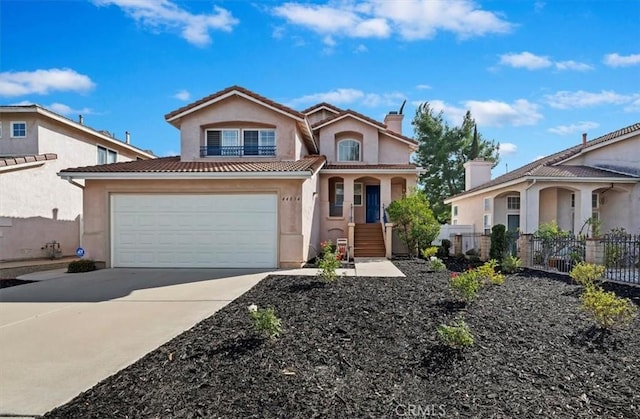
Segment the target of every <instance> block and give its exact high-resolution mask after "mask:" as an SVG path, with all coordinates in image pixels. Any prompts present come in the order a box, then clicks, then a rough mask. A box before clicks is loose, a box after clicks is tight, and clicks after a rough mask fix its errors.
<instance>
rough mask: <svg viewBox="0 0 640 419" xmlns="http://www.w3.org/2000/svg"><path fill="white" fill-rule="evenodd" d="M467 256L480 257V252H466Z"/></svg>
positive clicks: (474, 250)
mask: <svg viewBox="0 0 640 419" xmlns="http://www.w3.org/2000/svg"><path fill="white" fill-rule="evenodd" d="M465 255H467V256H480V252H478V250H477V249H469V250H467V251H466V252H465Z"/></svg>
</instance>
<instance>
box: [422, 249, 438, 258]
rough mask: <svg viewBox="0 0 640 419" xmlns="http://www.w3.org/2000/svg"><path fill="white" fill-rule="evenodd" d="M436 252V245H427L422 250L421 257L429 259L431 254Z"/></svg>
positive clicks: (433, 254)
mask: <svg viewBox="0 0 640 419" xmlns="http://www.w3.org/2000/svg"><path fill="white" fill-rule="evenodd" d="M436 253H438V247H436V246H429V247H427V248H426V249H424V250H423V251H422V257H423V258H425V259H427V260H429V259H431V257H432V256H435V255H436Z"/></svg>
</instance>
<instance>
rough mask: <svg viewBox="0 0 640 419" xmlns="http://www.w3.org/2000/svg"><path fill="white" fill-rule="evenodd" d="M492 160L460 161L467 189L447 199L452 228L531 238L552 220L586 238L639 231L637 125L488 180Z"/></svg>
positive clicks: (639, 147) (639, 134) (639, 146)
mask: <svg viewBox="0 0 640 419" xmlns="http://www.w3.org/2000/svg"><path fill="white" fill-rule="evenodd" d="M491 166H492V163H491V162H486V161H482V160H474V161H470V162H467V163H466V164H465V169H466V172H465V175H466V179H465V183H466V190H465V191H464V192H463V193H461V194H458V195H456V196H453V197H451V198H449V199H447V200H446V201H445V202H446V203H448V204H451V206H452V213H451V219H452V223H453V224H467V225H473V226H475V231H476V232H485V233H488V232H490V230H491V227H492V226H494V225H496V224H504V225H505V226H507V228H508V229H509V230H511V231H516V230H519V231H521V232H523V233H533V232H535V231H536V230H537V229H538V226H539V225H540V224H541V223H547V222H551V221H556V222H557V223H558V226H559V227H560V228H562V229H563V230H568V231H573V232H574V233H583V234H587V233H589V232H590V231H589V225H585V223H586V221H587V220H588V219H593V220H597V221H598V222H599V223H600V224H601V225H600V229H601V231H602V232H607V231H609V230H610V229H612V228H615V227H622V228H625V229H626V230H627V231H628V232H630V233H634V234H638V233H640V123H636V124H634V125H631V126H628V127H626V128H622V129H620V130H617V131H614V132H611V133H609V134H606V135H603V136H601V137H598V138H595V139H593V140H591V141H587V135H586V134H583V138H582V142H581V143H580V144H578V145H576V146H574V147H571V148H568V149H566V150H562V151H560V152H557V153H554V154H552V155H550V156H547V157H544V158H541V159H539V160H536V161H534V162H532V163H529V164H527V165H525V166H522V167H520V168H518V169H516V170H514V171H512V172H509V173H506V174H504V175H502V176H499V177H497V178H495V179H493V180H491Z"/></svg>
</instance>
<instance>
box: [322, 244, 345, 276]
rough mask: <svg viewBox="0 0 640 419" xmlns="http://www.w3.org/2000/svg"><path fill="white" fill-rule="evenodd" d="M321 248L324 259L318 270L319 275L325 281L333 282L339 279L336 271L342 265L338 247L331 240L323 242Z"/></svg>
mask: <svg viewBox="0 0 640 419" xmlns="http://www.w3.org/2000/svg"><path fill="white" fill-rule="evenodd" d="M321 246H322V258H321V259H320V262H319V263H318V268H320V273H319V275H320V277H321V278H322V279H324V280H325V281H327V282H333V281H335V279H336V278H337V277H338V275H337V274H336V269H338V268H339V267H340V264H341V262H340V259H339V258H338V254H337V253H336V247H335V246H334V245H333V243H332V242H331V240H327V241H325V242H322V244H321Z"/></svg>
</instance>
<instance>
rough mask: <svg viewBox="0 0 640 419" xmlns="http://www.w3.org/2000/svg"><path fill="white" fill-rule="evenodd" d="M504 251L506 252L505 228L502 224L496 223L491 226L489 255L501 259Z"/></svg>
mask: <svg viewBox="0 0 640 419" xmlns="http://www.w3.org/2000/svg"><path fill="white" fill-rule="evenodd" d="M505 253H507V228H506V227H505V226H504V224H496V225H494V226H493V227H492V228H491V248H490V249H489V257H490V258H491V259H495V260H499V261H502V258H503V257H504V255H505Z"/></svg>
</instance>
